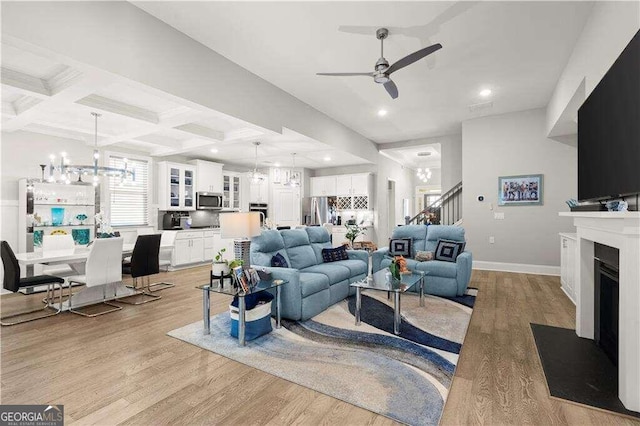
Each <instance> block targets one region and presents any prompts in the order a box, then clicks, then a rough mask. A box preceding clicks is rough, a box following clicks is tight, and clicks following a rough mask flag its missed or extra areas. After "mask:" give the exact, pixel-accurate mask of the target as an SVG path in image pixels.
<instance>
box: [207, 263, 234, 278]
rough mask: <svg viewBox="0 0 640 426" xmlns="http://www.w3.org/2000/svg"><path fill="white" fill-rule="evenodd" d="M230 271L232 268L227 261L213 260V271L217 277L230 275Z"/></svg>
mask: <svg viewBox="0 0 640 426" xmlns="http://www.w3.org/2000/svg"><path fill="white" fill-rule="evenodd" d="M230 271H231V270H230V269H229V265H227V262H213V263H212V264H211V273H212V274H213V275H215V276H216V277H221V276H225V275H229V272H230Z"/></svg>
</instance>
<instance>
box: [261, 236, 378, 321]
mask: <svg viewBox="0 0 640 426" xmlns="http://www.w3.org/2000/svg"><path fill="white" fill-rule="evenodd" d="M323 248H331V236H330V235H329V232H328V231H327V230H326V229H325V228H323V227H308V228H304V229H285V230H281V231H276V230H268V231H262V234H261V235H260V236H258V237H254V238H252V239H251V264H252V265H253V266H257V267H265V269H267V270H268V271H271V273H272V274H273V277H274V278H275V279H283V280H287V281H289V283H288V284H286V285H284V286H283V287H282V290H281V306H282V312H281V315H282V317H283V318H288V319H291V320H306V319H309V318H312V317H314V316H315V315H317V314H319V313H320V312H322V311H324V310H325V309H327V308H328V307H329V306H331V305H333V304H334V303H337V302H339V301H340V300H342V299H344V298H345V297H347V296H349V295H350V294H353V293H355V291H354V290H353V289H352V288H351V287H350V286H349V284H350V283H352V282H355V281H359V280H362V279H363V278H365V277H366V276H367V273H368V269H369V255H368V253H367V252H366V251H364V250H347V253H348V254H349V259H348V260H340V261H338V262H331V263H323V261H322V249H323ZM276 253H280V254H282V256H284V258H285V259H286V261H287V264H288V265H289V267H288V268H273V267H271V258H272V257H273V256H274V255H275V254H276Z"/></svg>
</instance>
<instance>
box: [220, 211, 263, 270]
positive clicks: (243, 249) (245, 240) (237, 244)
mask: <svg viewBox="0 0 640 426" xmlns="http://www.w3.org/2000/svg"><path fill="white" fill-rule="evenodd" d="M220 232H221V237H222V238H233V239H234V240H233V248H234V252H235V257H236V259H242V261H243V264H244V265H245V266H249V265H251V260H250V258H249V249H250V247H251V237H255V236H258V235H260V232H261V229H260V213H258V212H250V213H220Z"/></svg>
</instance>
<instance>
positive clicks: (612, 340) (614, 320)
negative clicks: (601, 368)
mask: <svg viewBox="0 0 640 426" xmlns="http://www.w3.org/2000/svg"><path fill="white" fill-rule="evenodd" d="M619 258H620V252H619V250H618V249H616V248H614V247H609V246H606V245H603V244H598V243H595V245H594V274H593V278H594V302H595V303H594V333H593V334H594V336H593V337H594V340H595V342H596V343H597V344H598V346H600V347H601V348H602V350H603V351H604V352H605V353H606V354H607V356H608V357H609V359H611V361H612V362H613V364H614V365H616V366H617V365H618V316H619V303H620V301H619V293H620V278H619V272H618V271H619Z"/></svg>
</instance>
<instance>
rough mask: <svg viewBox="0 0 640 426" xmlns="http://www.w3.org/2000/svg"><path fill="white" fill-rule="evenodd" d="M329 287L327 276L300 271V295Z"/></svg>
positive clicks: (303, 295)
mask: <svg viewBox="0 0 640 426" xmlns="http://www.w3.org/2000/svg"><path fill="white" fill-rule="evenodd" d="M328 289H329V278H327V276H326V275H324V274H315V273H311V272H300V292H301V293H302V297H307V296H309V295H311V294H315V293H318V292H319V291H322V290H328Z"/></svg>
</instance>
